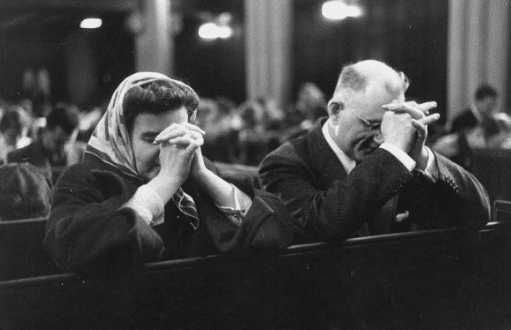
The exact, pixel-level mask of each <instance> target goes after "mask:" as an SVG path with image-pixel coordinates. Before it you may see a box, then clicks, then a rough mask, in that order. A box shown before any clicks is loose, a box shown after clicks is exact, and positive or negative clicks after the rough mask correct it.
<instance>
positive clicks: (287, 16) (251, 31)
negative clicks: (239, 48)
mask: <svg viewBox="0 0 511 330" xmlns="http://www.w3.org/2000/svg"><path fill="white" fill-rule="evenodd" d="M245 26H246V37H245V40H246V41H245V42H246V46H245V48H246V70H247V89H248V90H247V95H248V97H249V98H250V99H253V98H256V97H259V96H265V97H270V98H273V99H274V100H275V101H276V102H277V104H279V106H281V107H282V106H285V105H286V104H288V103H289V102H290V100H291V98H290V94H291V46H292V44H291V42H292V1H291V0H278V1H274V0H245Z"/></svg>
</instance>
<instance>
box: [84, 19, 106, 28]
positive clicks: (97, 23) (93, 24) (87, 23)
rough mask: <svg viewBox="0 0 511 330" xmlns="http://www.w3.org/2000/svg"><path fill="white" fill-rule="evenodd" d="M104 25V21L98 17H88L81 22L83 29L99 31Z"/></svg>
mask: <svg viewBox="0 0 511 330" xmlns="http://www.w3.org/2000/svg"><path fill="white" fill-rule="evenodd" d="M101 25H103V20H102V19H101V18H97V17H88V18H85V19H83V20H82V21H81V22H80V27H81V28H82V29H97V28H99V27H101Z"/></svg>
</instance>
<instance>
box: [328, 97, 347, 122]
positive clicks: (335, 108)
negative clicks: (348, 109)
mask: <svg viewBox="0 0 511 330" xmlns="http://www.w3.org/2000/svg"><path fill="white" fill-rule="evenodd" d="M327 109H328V115H329V117H330V119H331V120H333V121H334V123H335V122H337V121H338V120H339V114H340V113H341V111H342V110H344V103H343V102H341V101H334V100H330V101H329V102H328V106H327Z"/></svg>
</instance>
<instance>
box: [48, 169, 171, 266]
mask: <svg viewBox="0 0 511 330" xmlns="http://www.w3.org/2000/svg"><path fill="white" fill-rule="evenodd" d="M135 190H136V187H134V186H133V187H130V185H129V184H128V183H127V182H126V181H125V180H123V179H122V178H121V177H120V176H117V175H115V174H112V173H109V172H106V171H97V172H91V171H87V170H83V164H79V165H76V166H73V167H71V168H69V169H68V170H67V171H66V172H64V173H63V174H62V176H61V178H60V179H59V181H58V183H57V185H56V187H55V190H54V196H53V201H52V210H51V214H50V218H49V220H48V223H47V225H46V234H45V238H44V242H43V243H44V246H45V248H46V249H47V250H48V251H49V253H50V255H51V256H52V257H53V258H54V260H55V261H56V263H57V264H58V265H59V266H60V267H61V268H64V269H66V270H69V271H75V272H80V271H94V270H96V269H101V270H103V271H104V270H108V269H120V268H130V267H134V266H135V265H137V264H139V263H142V262H147V261H155V260H158V258H159V257H160V255H161V253H162V251H163V241H162V239H161V237H160V236H159V235H158V234H157V233H156V231H154V230H153V229H152V228H151V227H150V226H149V225H148V224H147V223H146V222H145V221H143V220H142V219H141V218H139V217H138V216H137V214H136V213H135V212H134V211H133V210H131V209H129V208H121V206H122V205H123V204H124V203H125V202H126V201H127V200H128V199H129V198H130V197H131V196H132V195H133V193H134V192H135Z"/></svg>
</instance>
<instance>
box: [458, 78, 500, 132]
mask: <svg viewBox="0 0 511 330" xmlns="http://www.w3.org/2000/svg"><path fill="white" fill-rule="evenodd" d="M497 96H498V93H497V91H496V90H495V88H493V87H491V86H489V85H481V86H479V88H477V90H476V92H475V95H474V102H473V103H472V104H471V105H470V106H469V107H468V108H467V109H464V110H463V111H462V112H461V114H460V115H458V116H457V117H456V118H454V120H453V122H452V125H451V133H458V132H460V131H463V130H467V129H471V128H474V127H476V126H482V127H484V128H485V131H487V134H488V135H493V134H496V133H497V132H498V126H497V123H496V121H495V120H494V119H493V117H492V115H493V112H494V109H495V106H496V104H497Z"/></svg>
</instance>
